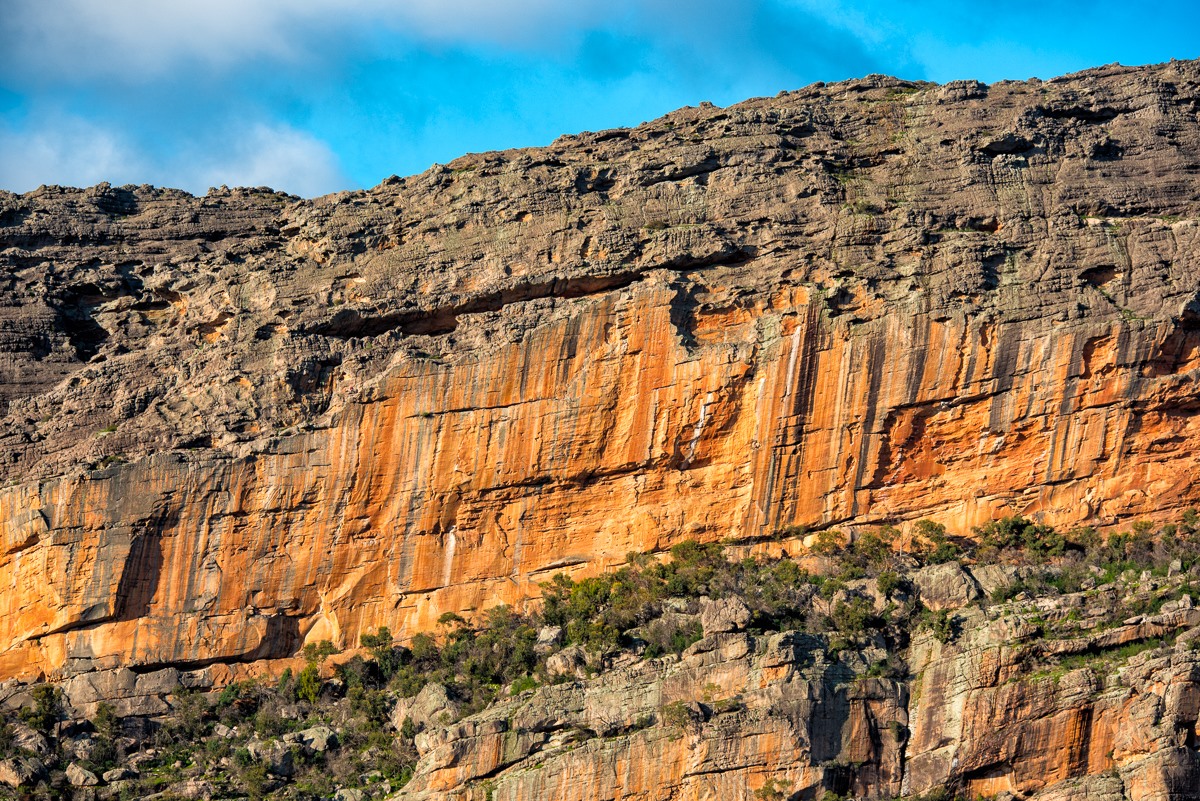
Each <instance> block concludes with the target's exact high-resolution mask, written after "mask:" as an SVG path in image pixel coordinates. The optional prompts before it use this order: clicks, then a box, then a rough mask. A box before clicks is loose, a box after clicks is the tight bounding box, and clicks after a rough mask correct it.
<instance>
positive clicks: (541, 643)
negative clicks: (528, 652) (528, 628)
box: [533, 626, 563, 655]
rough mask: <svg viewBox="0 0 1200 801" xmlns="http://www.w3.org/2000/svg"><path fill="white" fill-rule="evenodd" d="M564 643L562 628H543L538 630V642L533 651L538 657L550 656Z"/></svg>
mask: <svg viewBox="0 0 1200 801" xmlns="http://www.w3.org/2000/svg"><path fill="white" fill-rule="evenodd" d="M562 643H563V630H562V626H542V627H541V628H540V629H538V635H537V642H536V643H535V644H534V646H533V651H534V653H536V654H538V655H544V654H548V653H550V652H551V651H553V650H554V649H555V648H557V647H558V646H560V645H562Z"/></svg>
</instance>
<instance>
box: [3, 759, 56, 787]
mask: <svg viewBox="0 0 1200 801" xmlns="http://www.w3.org/2000/svg"><path fill="white" fill-rule="evenodd" d="M45 775H46V766H45V765H43V764H42V762H41V760H39V759H34V758H32V757H12V758H11V759H5V760H0V784H7V785H8V786H9V787H22V786H25V785H30V784H33V783H35V782H36V781H37V780H38V779H40V778H41V777H43V776H45Z"/></svg>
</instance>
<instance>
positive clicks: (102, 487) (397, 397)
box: [0, 62, 1200, 676]
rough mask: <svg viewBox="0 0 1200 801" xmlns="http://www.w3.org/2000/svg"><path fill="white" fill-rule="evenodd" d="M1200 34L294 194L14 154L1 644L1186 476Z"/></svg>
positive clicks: (136, 637) (1196, 353)
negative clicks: (1074, 65) (1168, 53)
mask: <svg viewBox="0 0 1200 801" xmlns="http://www.w3.org/2000/svg"><path fill="white" fill-rule="evenodd" d="M1198 115H1200V66H1198V65H1197V64H1196V63H1192V62H1187V63H1172V64H1169V65H1164V66H1159V67H1151V68H1141V69H1125V68H1119V67H1113V68H1104V69H1099V70H1094V71H1091V72H1088V73H1083V74H1081V75H1078V76H1074V77H1070V78H1064V79H1057V80H1053V81H1048V82H1040V81H1032V82H1028V83H1002V84H997V85H994V86H990V87H988V86H984V85H982V84H977V83H973V82H965V83H964V82H959V83H953V84H948V85H945V86H935V85H931V84H912V83H905V82H901V81H896V80H892V79H887V78H868V79H866V80H860V81H853V82H849V83H843V84H836V85H829V86H815V87H811V88H809V89H805V90H802V91H799V92H794V93H789V94H785V95H781V96H779V97H777V98H773V99H761V100H752V101H749V102H746V103H743V104H740V105H738V106H734V107H731V108H728V109H720V108H716V107H713V106H710V105H706V106H702V107H700V108H698V109H696V108H689V109H684V110H681V111H678V112H675V113H672V114H670V115H668V116H666V117H664V118H662V119H660V120H657V121H654V122H651V123H647V124H646V125H643V126H641V127H639V128H636V129H632V130H618V131H609V132H606V133H600V134H583V135H579V136H569V137H564V138H562V139H560V140H559V141H557V142H555V143H554V144H553V145H551V146H549V147H547V148H541V149H532V150H522V151H512V152H505V153H492V154H484V155H476V156H467V157H464V158H462V159H459V160H458V161H456V162H454V163H452V164H450V165H448V166H445V167H436V168H434V169H432V170H430V171H429V172H427V173H424V174H422V175H419V176H416V177H413V178H408V179H399V178H394V179H389V180H388V181H385V182H384V183H383V184H381V185H380V186H378V187H376V188H375V189H372V190H369V191H365V192H354V193H342V194H338V195H332V196H329V197H324V198H319V199H316V200H312V201H301V200H298V199H296V198H292V197H287V196H283V195H280V194H276V193H272V192H270V191H266V190H232V191H230V190H214V191H212V192H210V193H209V194H208V195H207V196H205V197H203V198H193V197H191V196H189V195H186V194H183V193H180V192H173V191H169V190H157V189H153V188H149V187H140V188H137V187H125V188H114V187H110V186H106V185H102V186H99V187H95V188H93V189H89V190H73V189H60V188H43V189H40V190H38V191H36V192H32V193H29V194H27V195H22V196H14V195H7V194H4V195H0V263H2V264H3V269H4V276H5V279H6V280H5V282H4V283H3V285H0V343H2V344H0V351H2V352H0V376H3V381H2V382H0V410H2V411H3V413H4V414H5V415H6V416H5V417H4V421H3V424H2V425H0V447H2V448H3V451H2V455H3V458H4V464H3V466H2V467H0V470H2V471H3V475H4V478H5V479H6V480H7V481H8V482H9V486H8V487H7V488H6V489H4V490H2V491H0V521H2V526H3V529H2V530H3V537H4V538H3V549H2V551H3V553H2V555H0V587H2V588H3V592H2V593H0V676H32V675H36V674H38V673H48V674H74V673H78V672H81V671H89V670H96V669H115V668H119V667H133V668H136V669H138V670H141V671H145V670H151V669H155V668H162V667H165V666H176V667H180V668H188V669H196V668H200V667H203V666H205V665H207V664H213V663H222V662H225V663H235V662H247V661H253V660H259V659H263V658H271V657H281V656H288V655H291V654H293V653H295V652H296V650H297V649H298V648H299V647H300V645H301V643H303V642H305V641H312V640H318V639H326V638H328V639H332V640H334V641H336V642H338V643H340V644H346V645H353V644H355V643H356V642H357V640H358V636H359V634H360V633H361V632H362V631H364V630H368V629H371V630H373V629H374V627H376V626H378V625H380V624H387V625H390V626H391V627H392V629H393V631H398V632H411V631H413V630H414V628H417V627H432V624H433V621H434V620H436V618H437V616H438V615H440V614H441V613H442V612H444V611H447V610H454V611H464V610H472V609H475V608H478V607H480V606H484V605H487V604H489V603H495V602H500V601H515V600H518V599H520V598H522V597H524V596H526V595H528V594H529V593H530V592H533V591H536V582H537V581H539V580H544V579H545V578H547V577H548V576H549V575H550V574H551V572H553V571H555V570H559V569H563V568H567V567H573V568H577V569H580V570H596V569H600V568H602V567H605V566H610V565H612V564H614V563H617V562H620V561H622V560H623V558H624V555H625V554H626V553H627V552H629V551H631V550H639V551H641V550H654V549H657V548H662V547H665V546H667V545H669V544H671V543H673V542H676V541H678V540H681V539H683V538H686V537H695V538H699V539H705V540H713V539H717V538H733V539H736V540H741V541H753V540H754V539H755V538H761V537H764V536H768V535H770V534H772V533H773V532H776V531H778V530H781V529H785V528H787V527H789V526H793V525H805V526H809V527H822V526H830V525H835V524H836V525H844V524H859V523H867V522H873V521H883V520H888V521H906V520H912V519H916V518H919V517H926V516H927V517H933V518H935V519H938V520H940V521H942V522H945V523H946V524H948V525H949V526H950V528H951V529H952V530H958V531H964V530H965V529H966V528H967V527H968V526H970V525H972V524H975V523H978V522H980V521H983V520H986V519H990V518H992V517H993V516H994V515H997V514H1000V513H1002V512H1021V513H1024V514H1029V515H1035V516H1040V517H1042V518H1044V519H1045V520H1047V521H1049V522H1053V523H1057V524H1063V523H1070V522H1073V521H1082V520H1091V521H1095V522H1100V523H1106V522H1113V521H1118V520H1125V519H1129V518H1132V517H1136V516H1142V515H1154V514H1156V513H1160V512H1167V511H1171V510H1177V509H1179V508H1182V507H1185V506H1188V505H1191V504H1195V503H1200V489H1198V488H1197V487H1196V485H1195V482H1194V481H1193V475H1194V469H1193V468H1194V465H1195V458H1194V453H1195V452H1196V449H1197V446H1198V445H1200V417H1198V416H1197V412H1198V410H1200V402H1198V401H1197V395H1196V380H1197V375H1198V373H1197V368H1198V367H1200V280H1198V276H1200V222H1197V214H1198V212H1200V121H1198Z"/></svg>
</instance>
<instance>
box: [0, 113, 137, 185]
mask: <svg viewBox="0 0 1200 801" xmlns="http://www.w3.org/2000/svg"><path fill="white" fill-rule="evenodd" d="M144 166H145V165H142V164H140V162H139V159H138V158H137V156H136V155H135V154H134V152H133V150H132V149H130V148H129V147H127V146H126V145H125V143H123V142H122V141H121V140H120V138H119V137H117V136H114V135H113V134H112V133H111V132H109V131H106V130H103V129H101V128H98V127H96V126H95V125H92V124H91V123H88V122H86V121H85V120H82V119H79V118H75V117H58V116H55V117H53V118H50V119H45V120H43V121H42V123H41V124H40V125H38V126H37V127H36V129H34V130H27V131H21V132H16V131H5V130H3V129H0V187H3V188H4V189H8V190H10V191H14V192H26V191H29V190H30V189H36V188H37V187H38V186H40V185H42V184H64V185H82V186H88V185H92V184H97V183H100V182H101V181H109V182H111V183H116V184H120V183H125V181H127V180H133V179H134V178H135V176H137V175H138V174H140V173H141V172H143V168H144ZM138 183H140V181H139V182H138Z"/></svg>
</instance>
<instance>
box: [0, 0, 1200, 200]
mask: <svg viewBox="0 0 1200 801" xmlns="http://www.w3.org/2000/svg"><path fill="white" fill-rule="evenodd" d="M1197 57H1200V3H1196V2H1195V0H1189V1H1188V2H1172V0H1163V2H1159V3H1156V4H1155V5H1154V6H1153V13H1148V12H1146V13H1143V12H1139V11H1137V10H1136V9H1135V8H1134V7H1133V4H1130V3H1128V2H1127V0H1123V2H1062V1H1060V0H1043V2H1040V3H1025V4H997V3H994V2H992V3H966V2H950V1H949V0H930V1H929V2H922V1H920V0H914V1H912V2H904V0H892V1H891V2H874V1H873V0H872V1H871V2H866V1H865V0H862V1H857V0H824V1H823V2H818V1H817V0H690V2H669V1H668V0H642V2H635V1H634V0H604V1H603V2H600V1H599V0H569V1H568V0H558V1H556V0H509V1H508V2H505V0H440V1H439V0H407V2H400V1H399V0H205V1H204V2H194V1H193V0H172V1H171V2H164V0H4V10H3V14H0V188H4V189H8V190H11V191H28V190H30V189H33V188H35V187H37V186H38V185H39V184H43V183H46V184H68V185H76V186H87V185H91V184H95V183H98V182H100V181H109V182H110V183H113V184H125V183H134V184H141V183H153V184H157V185H162V186H175V187H179V188H183V189H186V190H188V191H191V192H194V193H203V192H205V191H206V190H207V188H208V187H209V186H214V185H220V184H228V185H230V186H236V185H247V186H259V185H268V186H272V187H274V188H276V189H283V190H286V191H289V192H294V193H296V194H301V195H305V196H313V195H317V194H322V193H325V192H332V191H337V190H339V189H353V188H361V187H368V186H373V185H375V184H377V183H378V182H379V181H381V180H383V179H384V178H386V177H387V176H389V175H391V174H393V173H395V174H400V175H405V174H411V173H415V172H420V171H421V170H424V169H425V168H427V167H429V166H430V165H431V164H433V163H437V162H442V163H444V162H447V161H450V160H452V159H453V158H455V157H457V156H459V155H461V154H463V153H466V152H472V151H480V150H493V149H499V148H507V147H521V146H529V145H540V144H546V143H548V142H550V141H551V140H553V139H554V138H555V137H556V136H558V135H559V134H562V133H571V132H576V131H581V130H599V129H602V128H610V127H617V126H623V125H636V124H638V123H640V122H642V121H645V120H647V119H652V118H654V117H657V116H659V115H661V114H664V113H666V112H668V111H670V110H672V109H674V108H678V107H679V106H684V105H696V104H697V103H699V102H700V101H703V100H708V101H711V102H714V103H716V104H718V105H726V104H729V103H735V102H737V101H739V100H743V99H745V98H748V97H753V96H758V95H774V94H776V93H778V92H779V91H781V90H785V89H795V88H799V87H801V86H804V85H806V84H809V83H812V82H814V81H836V80H842V79H846V78H853V77H860V76H863V75H866V74H869V73H873V72H882V73H888V74H893V75H898V76H900V77H903V78H909V79H924V80H932V81H938V82H943V81H948V80H953V79H956V78H977V79H980V80H984V81H988V82H992V81H996V80H1001V79H1005V78H1011V79H1022V80H1023V79H1025V78H1029V77H1040V78H1050V77H1053V76H1055V75H1060V74H1063V73H1067V72H1073V71H1076V70H1080V69H1085V68H1087V67H1089V66H1095V65H1099V64H1107V63H1112V62H1120V63H1123V64H1146V63H1155V62H1160V61H1166V60H1169V59H1171V58H1197Z"/></svg>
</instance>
